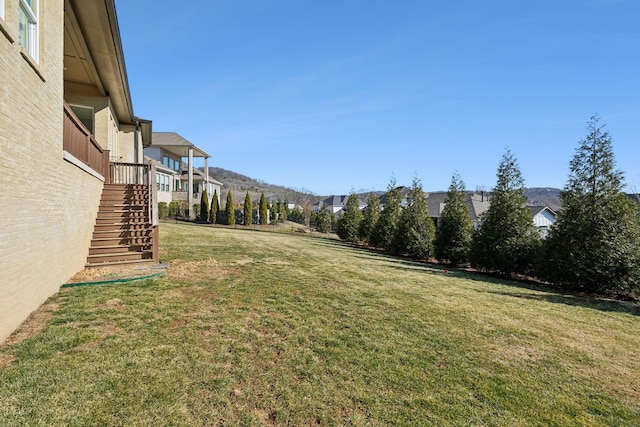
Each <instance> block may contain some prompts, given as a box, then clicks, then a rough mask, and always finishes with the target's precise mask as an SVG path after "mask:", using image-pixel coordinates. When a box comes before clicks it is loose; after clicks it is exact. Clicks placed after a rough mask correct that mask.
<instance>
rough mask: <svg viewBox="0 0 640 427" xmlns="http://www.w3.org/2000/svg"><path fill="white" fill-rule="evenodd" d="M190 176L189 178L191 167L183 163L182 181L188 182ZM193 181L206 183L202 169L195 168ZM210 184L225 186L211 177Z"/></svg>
mask: <svg viewBox="0 0 640 427" xmlns="http://www.w3.org/2000/svg"><path fill="white" fill-rule="evenodd" d="M188 176H189V166H188V165H187V164H185V163H182V175H181V179H183V180H187V177H188ZM193 180H194V181H204V180H205V175H204V172H203V171H201V170H200V169H196V168H193ZM209 182H210V183H211V184H216V185H219V186H223V185H224V184H223V183H221V182H220V181H218V180H217V179H215V178H213V177H212V176H211V175H209Z"/></svg>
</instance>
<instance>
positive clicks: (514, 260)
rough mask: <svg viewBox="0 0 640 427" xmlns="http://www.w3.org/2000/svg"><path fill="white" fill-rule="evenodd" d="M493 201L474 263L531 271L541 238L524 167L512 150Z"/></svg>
mask: <svg viewBox="0 0 640 427" xmlns="http://www.w3.org/2000/svg"><path fill="white" fill-rule="evenodd" d="M497 178H498V182H497V184H496V186H495V187H494V189H493V190H492V196H491V205H490V206H489V209H488V210H487V211H486V212H485V214H484V216H483V218H482V223H481V224H480V226H479V228H478V229H477V230H476V232H475V233H474V236H473V240H472V243H471V253H470V259H471V265H472V266H474V267H476V268H479V269H481V270H485V271H492V272H496V273H499V274H502V275H506V276H511V275H513V274H530V273H532V271H533V267H534V265H535V258H536V254H537V251H538V248H539V245H540V238H539V235H538V232H537V231H536V229H535V227H534V225H533V221H532V219H531V211H530V210H529V208H528V207H527V204H526V202H527V198H526V197H525V195H524V190H525V188H524V180H523V179H522V174H521V173H520V167H519V166H518V163H517V161H516V159H515V157H514V156H513V154H512V153H511V151H509V150H507V152H506V153H505V154H504V155H503V156H502V160H501V162H500V165H499V166H498V173H497Z"/></svg>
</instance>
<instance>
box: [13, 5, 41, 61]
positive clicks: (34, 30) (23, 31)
mask: <svg viewBox="0 0 640 427" xmlns="http://www.w3.org/2000/svg"><path fill="white" fill-rule="evenodd" d="M18 33H19V34H18V36H19V37H18V38H19V41H20V46H22V47H24V49H25V50H26V52H27V53H28V54H29V55H30V56H31V57H32V58H33V59H35V60H36V62H37V61H38V0H20V16H19V20H18Z"/></svg>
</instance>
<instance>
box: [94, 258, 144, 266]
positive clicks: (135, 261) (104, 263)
mask: <svg viewBox="0 0 640 427" xmlns="http://www.w3.org/2000/svg"><path fill="white" fill-rule="evenodd" d="M155 263H156V261H155V260H153V259H142V260H133V261H113V260H112V261H107V262H90V263H87V264H86V265H85V267H88V268H91V267H104V266H107V265H126V264H140V265H145V264H155Z"/></svg>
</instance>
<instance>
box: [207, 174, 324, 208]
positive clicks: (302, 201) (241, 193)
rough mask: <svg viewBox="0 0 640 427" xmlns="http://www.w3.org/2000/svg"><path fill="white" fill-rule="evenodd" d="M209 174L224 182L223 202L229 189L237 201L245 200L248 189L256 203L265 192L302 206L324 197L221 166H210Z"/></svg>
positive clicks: (270, 196)
mask: <svg viewBox="0 0 640 427" xmlns="http://www.w3.org/2000/svg"><path fill="white" fill-rule="evenodd" d="M200 170H204V168H200ZM209 176H211V177H213V178H214V179H216V180H218V181H220V182H221V183H222V184H223V186H222V190H221V191H222V195H221V196H223V197H221V200H222V201H223V203H224V200H226V194H227V192H228V191H229V190H231V192H232V193H233V200H235V201H236V203H243V202H244V198H245V195H246V194H247V191H248V192H249V195H250V196H251V200H252V201H253V202H254V203H257V202H258V201H259V200H260V195H261V194H262V193H263V192H264V195H265V197H266V198H267V200H271V199H279V200H287V201H289V202H294V203H297V204H299V205H300V206H305V205H307V204H309V205H312V204H314V203H315V202H317V201H318V200H321V199H322V197H320V196H317V195H315V194H313V193H312V192H311V191H309V190H306V189H304V188H302V189H294V188H288V187H285V186H282V185H274V184H269V183H267V182H264V181H260V180H257V179H254V178H250V177H248V176H246V175H242V174H239V173H237V172H233V171H230V170H227V169H223V168H220V167H214V166H210V167H209Z"/></svg>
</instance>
